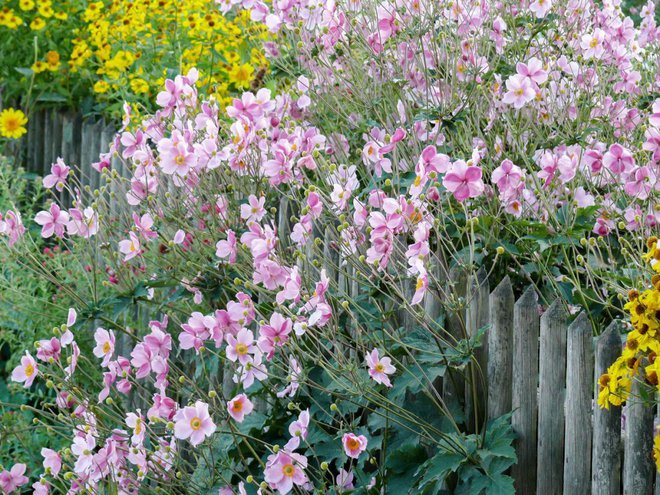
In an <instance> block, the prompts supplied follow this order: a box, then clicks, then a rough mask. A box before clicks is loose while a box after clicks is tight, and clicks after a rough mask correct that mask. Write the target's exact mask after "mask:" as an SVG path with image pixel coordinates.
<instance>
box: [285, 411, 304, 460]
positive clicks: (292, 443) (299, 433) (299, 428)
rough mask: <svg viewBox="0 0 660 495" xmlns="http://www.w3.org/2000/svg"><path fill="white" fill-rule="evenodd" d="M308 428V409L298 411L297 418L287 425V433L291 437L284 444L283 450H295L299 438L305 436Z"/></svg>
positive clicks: (301, 438) (302, 438)
mask: <svg viewBox="0 0 660 495" xmlns="http://www.w3.org/2000/svg"><path fill="white" fill-rule="evenodd" d="M308 428H309V409H306V410H304V411H302V412H301V413H300V415H299V416H298V419H297V420H295V421H294V422H293V423H291V424H290V425H289V434H290V435H291V439H290V440H289V441H288V442H287V443H286V445H285V446H284V450H288V451H291V450H295V449H297V448H298V446H299V445H300V441H301V440H305V439H306V438H307V429H308Z"/></svg>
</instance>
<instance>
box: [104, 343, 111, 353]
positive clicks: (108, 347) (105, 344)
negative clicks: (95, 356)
mask: <svg viewBox="0 0 660 495" xmlns="http://www.w3.org/2000/svg"><path fill="white" fill-rule="evenodd" d="M102 349H103V353H104V354H107V353H109V352H110V342H105V343H104V344H103V347H102Z"/></svg>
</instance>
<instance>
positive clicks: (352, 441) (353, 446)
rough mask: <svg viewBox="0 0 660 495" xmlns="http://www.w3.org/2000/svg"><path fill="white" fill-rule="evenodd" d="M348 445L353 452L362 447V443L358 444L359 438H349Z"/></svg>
mask: <svg viewBox="0 0 660 495" xmlns="http://www.w3.org/2000/svg"><path fill="white" fill-rule="evenodd" d="M346 444H347V445H348V448H349V449H351V450H355V449H357V448H359V447H360V442H358V440H357V438H349V439H348V442H346Z"/></svg>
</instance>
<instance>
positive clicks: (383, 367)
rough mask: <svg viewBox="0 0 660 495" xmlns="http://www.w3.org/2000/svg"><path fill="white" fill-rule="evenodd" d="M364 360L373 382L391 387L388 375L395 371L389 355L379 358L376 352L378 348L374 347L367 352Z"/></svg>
mask: <svg viewBox="0 0 660 495" xmlns="http://www.w3.org/2000/svg"><path fill="white" fill-rule="evenodd" d="M365 360H366V362H367V366H368V367H369V376H371V378H372V379H373V380H374V381H375V382H377V383H382V384H383V385H385V386H386V387H391V386H392V384H391V383H390V378H389V376H388V375H391V374H392V373H394V372H396V368H395V367H394V365H393V364H392V360H391V359H390V358H389V357H383V358H381V357H380V356H379V354H378V349H374V350H372V351H371V352H370V353H369V354H367V355H366V358H365Z"/></svg>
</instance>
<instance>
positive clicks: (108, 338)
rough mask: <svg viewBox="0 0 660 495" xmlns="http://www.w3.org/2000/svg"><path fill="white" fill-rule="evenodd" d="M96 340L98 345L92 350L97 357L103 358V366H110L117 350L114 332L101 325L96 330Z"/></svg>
mask: <svg viewBox="0 0 660 495" xmlns="http://www.w3.org/2000/svg"><path fill="white" fill-rule="evenodd" d="M94 341H95V342H96V347H94V350H93V351H92V352H93V353H94V355H95V356H96V357H97V358H103V362H101V366H103V367H106V366H108V363H109V362H110V359H112V354H113V353H114V352H115V334H114V332H113V331H112V330H106V329H105V328H101V327H99V328H97V329H96V332H94Z"/></svg>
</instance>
